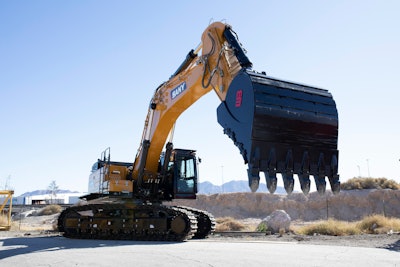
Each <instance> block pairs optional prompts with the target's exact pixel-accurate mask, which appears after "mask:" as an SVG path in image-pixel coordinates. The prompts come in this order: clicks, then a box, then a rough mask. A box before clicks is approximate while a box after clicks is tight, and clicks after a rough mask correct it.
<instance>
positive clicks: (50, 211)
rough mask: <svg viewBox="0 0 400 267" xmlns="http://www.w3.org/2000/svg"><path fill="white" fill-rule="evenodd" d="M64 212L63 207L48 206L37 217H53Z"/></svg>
mask: <svg viewBox="0 0 400 267" xmlns="http://www.w3.org/2000/svg"><path fill="white" fill-rule="evenodd" d="M61 211H62V207H61V206H60V205H48V206H46V207H44V208H42V209H41V210H39V211H38V212H37V213H36V215H37V216H43V215H53V214H56V213H60V212H61Z"/></svg>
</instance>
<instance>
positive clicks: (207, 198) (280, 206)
mask: <svg viewBox="0 0 400 267" xmlns="http://www.w3.org/2000/svg"><path fill="white" fill-rule="evenodd" d="M399 203H400V191H399V190H389V189H384V190H379V189H371V190H348V191H342V192H340V193H339V194H337V195H333V194H332V193H331V192H327V193H326V194H325V195H324V196H320V195H319V194H318V193H317V192H313V193H311V194H309V195H308V196H305V195H303V194H302V193H293V194H291V195H289V196H288V195H272V194H268V193H226V194H214V195H198V197H197V199H196V200H174V201H173V202H172V204H173V205H184V206H190V207H194V208H198V209H203V210H207V211H208V212H211V213H212V214H213V215H214V216H215V217H233V218H236V219H243V218H264V217H265V216H267V215H269V214H270V213H271V212H273V211H274V210H285V211H286V212H287V213H288V214H289V215H290V217H291V218H292V220H303V221H315V220H321V219H327V218H334V219H337V220H344V221H354V220H360V219H362V218H364V217H365V216H368V215H373V214H382V215H385V216H389V217H399V216H400V205H399Z"/></svg>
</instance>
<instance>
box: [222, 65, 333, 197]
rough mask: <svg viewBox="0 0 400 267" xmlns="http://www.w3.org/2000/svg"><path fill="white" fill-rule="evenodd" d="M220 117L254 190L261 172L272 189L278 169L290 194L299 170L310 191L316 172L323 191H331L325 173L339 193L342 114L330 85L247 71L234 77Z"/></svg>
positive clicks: (303, 184)
mask: <svg viewBox="0 0 400 267" xmlns="http://www.w3.org/2000/svg"><path fill="white" fill-rule="evenodd" d="M217 116H218V122H219V124H220V125H221V126H222V127H223V128H224V133H225V134H227V135H228V136H229V137H230V138H231V139H232V140H233V142H234V143H235V145H236V146H237V147H238V148H239V150H240V153H241V154H242V156H243V159H244V161H245V163H247V164H248V178H249V186H250V188H251V190H252V191H253V192H255V191H256V190H257V189H258V185H259V181H260V172H264V174H265V178H266V184H267V187H268V190H269V191H270V192H271V193H273V192H274V191H275V189H276V186H277V177H276V174H277V173H280V174H281V175H282V178H283V183H284V187H285V189H286V192H287V193H289V194H290V193H291V192H292V191H293V186H294V179H293V176H294V175H297V177H298V179H299V182H300V186H301V189H302V191H303V192H304V193H305V194H307V193H308V192H309V191H310V178H309V177H310V175H312V176H313V177H314V180H315V183H316V188H317V191H318V192H319V193H320V194H323V193H325V189H326V182H325V177H328V179H329V182H330V185H331V189H332V191H333V192H334V193H337V192H339V190H340V181H339V175H338V173H337V172H338V150H337V140H338V113H337V109H336V104H335V101H334V100H333V98H332V95H331V94H330V93H329V92H328V91H327V90H324V89H319V88H315V87H311V86H306V85H301V84H297V83H293V82H288V81H283V80H279V79H275V78H271V77H268V76H266V75H265V74H264V73H256V72H253V71H249V70H243V71H241V72H240V73H239V74H238V75H237V76H236V77H235V78H234V79H233V81H232V83H231V85H230V87H229V90H228V93H227V96H226V99H225V101H223V102H222V103H221V104H220V106H219V107H218V109H217Z"/></svg>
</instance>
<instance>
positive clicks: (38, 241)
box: [0, 236, 176, 259]
mask: <svg viewBox="0 0 400 267" xmlns="http://www.w3.org/2000/svg"><path fill="white" fill-rule="evenodd" d="M175 243H176V242H154V241H126V240H91V239H90V240H89V239H69V238H65V237H61V236H50V237H47V236H46V237H11V238H0V259H5V258H8V257H13V256H18V255H23V254H30V253H35V252H46V251H57V250H65V249H81V248H98V247H114V246H128V245H135V244H140V245H157V244H164V245H165V244H175Z"/></svg>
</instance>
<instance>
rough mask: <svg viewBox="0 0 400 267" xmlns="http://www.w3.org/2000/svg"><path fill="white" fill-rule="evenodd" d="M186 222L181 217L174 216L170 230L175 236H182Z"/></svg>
mask: <svg viewBox="0 0 400 267" xmlns="http://www.w3.org/2000/svg"><path fill="white" fill-rule="evenodd" d="M186 225H187V224H186V220H185V218H184V217H183V216H181V215H179V216H176V217H175V218H174V219H173V220H172V222H171V230H172V231H173V232H174V233H177V234H184V233H185V230H186Z"/></svg>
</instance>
